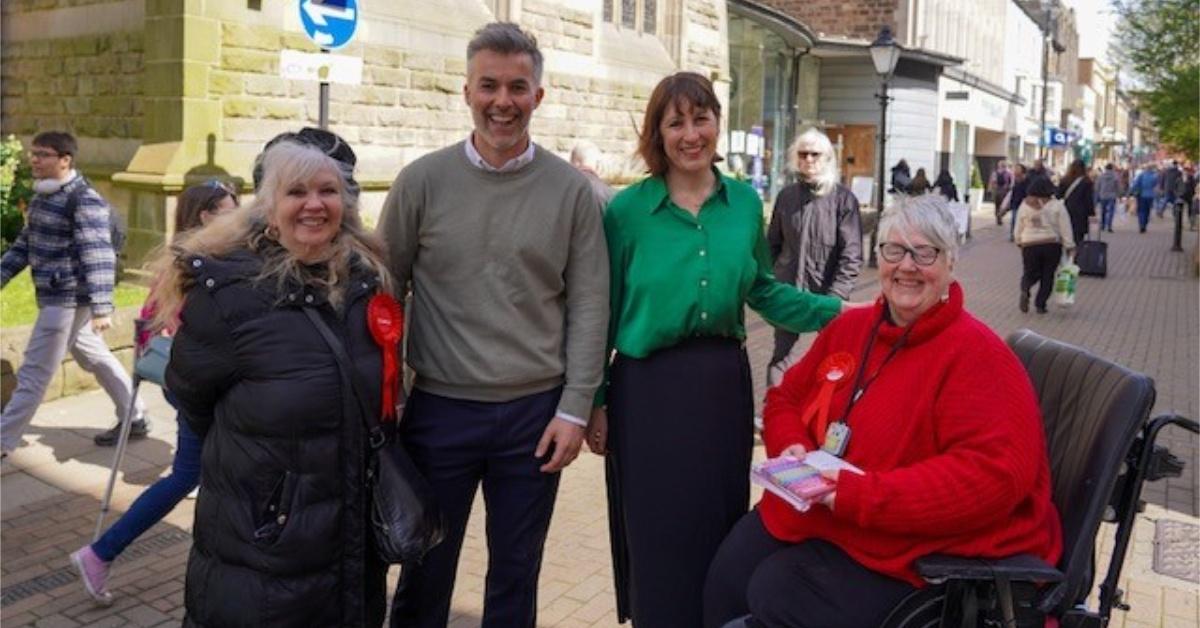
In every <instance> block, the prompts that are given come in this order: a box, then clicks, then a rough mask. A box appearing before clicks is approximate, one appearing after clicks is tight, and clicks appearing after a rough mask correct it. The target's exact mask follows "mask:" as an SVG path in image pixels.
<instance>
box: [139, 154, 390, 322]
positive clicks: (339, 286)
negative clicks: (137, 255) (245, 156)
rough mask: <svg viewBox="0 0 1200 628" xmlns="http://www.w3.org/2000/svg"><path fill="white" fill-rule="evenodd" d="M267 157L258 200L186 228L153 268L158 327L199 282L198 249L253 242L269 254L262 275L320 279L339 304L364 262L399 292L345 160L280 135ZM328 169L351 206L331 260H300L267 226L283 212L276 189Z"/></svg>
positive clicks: (315, 282) (204, 252) (280, 279)
mask: <svg viewBox="0 0 1200 628" xmlns="http://www.w3.org/2000/svg"><path fill="white" fill-rule="evenodd" d="M262 163H263V173H264V174H263V181H262V186H261V187H260V188H259V190H258V193H257V194H256V195H255V197H254V201H253V202H251V203H249V204H247V205H243V206H242V207H239V208H238V209H236V210H234V211H231V212H228V213H226V214H222V215H220V216H217V217H216V219H214V220H212V221H210V222H209V223H208V224H207V225H206V226H204V227H202V228H200V229H196V230H194V231H191V232H189V233H187V234H184V235H183V236H182V237H180V238H179V239H178V240H177V241H176V242H175V243H173V244H172V245H171V246H170V247H168V248H166V249H164V250H163V251H162V252H160V253H159V256H158V258H157V259H155V261H154V262H152V264H151V269H152V270H155V271H157V272H156V273H155V274H156V276H157V277H158V278H159V279H158V281H157V282H156V284H155V287H154V294H153V298H154V300H155V302H156V303H157V305H158V308H157V312H156V314H155V318H154V321H153V326H154V327H155V328H157V329H162V328H164V327H167V326H169V325H170V324H171V323H172V322H173V320H174V319H175V317H176V316H177V315H178V312H179V310H180V309H181V308H182V306H183V300H184V297H185V295H186V294H187V291H188V290H189V289H190V288H191V287H192V283H193V279H192V276H191V272H190V269H189V268H187V267H186V265H185V264H184V260H185V258H188V257H191V256H195V255H199V256H204V257H223V256H226V255H228V254H230V253H232V252H234V251H236V250H238V249H247V250H250V251H252V252H254V253H256V254H258V255H259V256H260V257H261V258H262V262H263V266H262V271H261V272H260V273H259V275H258V277H256V278H255V281H256V282H270V283H273V284H274V286H275V289H276V291H278V292H282V291H283V287H284V286H285V285H286V284H288V283H292V282H295V283H300V284H307V285H311V286H315V287H317V288H319V289H321V290H324V291H325V292H327V294H328V298H329V302H330V304H331V305H333V307H334V308H335V309H340V308H341V306H342V298H343V297H344V296H345V291H346V285H347V283H348V282H347V279H348V278H349V276H350V271H351V266H352V265H353V264H355V263H356V262H357V263H358V264H361V265H363V266H366V267H367V268H368V269H369V270H370V272H372V273H374V274H376V275H378V276H379V279H380V285H381V287H382V289H383V290H385V291H387V292H388V293H391V292H392V280H391V275H390V274H389V273H388V271H387V266H386V264H385V263H384V261H383V260H384V259H385V256H384V252H383V243H382V242H381V241H380V240H379V239H378V238H376V237H375V235H374V234H372V233H370V232H369V231H367V230H366V229H365V228H364V227H363V224H362V218H361V216H360V215H359V212H358V199H357V197H356V196H354V195H353V194H352V193H351V192H350V191H349V186H348V184H347V180H346V175H345V174H344V173H343V172H342V170H341V169H340V168H339V167H338V162H337V160H335V159H333V158H332V157H330V156H328V155H326V154H325V153H324V152H322V151H321V150H320V149H318V148H314V147H312V146H307V145H303V144H297V143H294V142H280V143H278V144H276V145H274V146H272V147H271V148H269V149H267V151H266V152H265V153H264V154H263V160H262ZM320 172H332V173H334V174H336V175H337V182H338V184H337V185H338V192H339V194H340V195H341V199H342V207H343V211H342V224H341V228H340V229H339V231H338V233H337V235H335V236H334V238H333V241H332V242H330V243H329V248H328V249H327V251H326V255H325V258H324V260H322V261H323V262H324V264H323V266H322V267H320V268H319V269H318V270H316V271H314V270H313V267H312V265H311V263H305V262H302V261H300V260H299V259H298V258H297V257H296V256H295V255H294V254H293V253H292V252H291V251H288V250H287V249H286V248H284V247H283V246H282V245H281V244H279V243H278V242H277V241H276V240H275V239H273V238H272V237H270V236H269V235H268V234H267V227H268V225H269V224H270V219H271V218H272V217H273V216H274V213H275V197H276V194H277V193H278V192H279V191H280V190H286V189H287V188H288V187H290V186H291V185H293V184H295V183H297V182H300V181H306V180H308V179H310V178H312V177H313V176H314V175H316V174H317V173H320Z"/></svg>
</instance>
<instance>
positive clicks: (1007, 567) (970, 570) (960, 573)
mask: <svg viewBox="0 0 1200 628" xmlns="http://www.w3.org/2000/svg"><path fill="white" fill-rule="evenodd" d="M916 566H917V573H918V574H919V575H920V576H921V577H922V578H924V579H925V580H926V581H927V582H930V583H932V584H940V583H942V582H945V581H947V580H995V579H996V578H997V577H1004V578H1006V579H1007V580H1009V581H1011V582H1059V581H1061V580H1063V579H1064V578H1065V577H1066V576H1064V575H1063V573H1062V572H1061V571H1059V570H1057V569H1055V568H1054V567H1053V566H1051V565H1048V564H1046V562H1045V561H1043V560H1042V559H1040V558H1038V557H1036V556H1033V555H1031V554H1017V555H1015V556H1006V557H1004V558H998V559H986V558H964V557H961V556H946V555H943V554H933V555H930V556H924V557H922V558H918V559H917V561H916Z"/></svg>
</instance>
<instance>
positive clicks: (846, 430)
mask: <svg viewBox="0 0 1200 628" xmlns="http://www.w3.org/2000/svg"><path fill="white" fill-rule="evenodd" d="M849 443H850V426H849V425H846V424H845V423H842V422H840V421H839V422H837V423H830V424H829V429H827V430H825V444H823V445H821V450H822V451H824V452H825V453H828V454H830V455H834V456H837V457H839V458H840V457H842V454H844V453H846V445H848V444H849Z"/></svg>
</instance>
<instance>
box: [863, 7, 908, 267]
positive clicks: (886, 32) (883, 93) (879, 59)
mask: <svg viewBox="0 0 1200 628" xmlns="http://www.w3.org/2000/svg"><path fill="white" fill-rule="evenodd" d="M868 50H870V51H871V63H873V64H874V65H875V73H876V74H878V75H879V80H880V83H881V85H880V88H879V93H878V94H875V97H876V98H878V99H879V133H878V136H879V180H878V181H877V183H876V185H875V226H874V227H873V228H872V229H871V253H870V256H869V257H868V258H867V265H868V266H870V267H871V268H876V267H878V266H879V259H878V258H877V257H876V251H875V249H876V248H877V246H878V244H879V221H880V219H881V218H883V186H884V171H885V168H886V166H887V162H886V159H887V157H886V156H885V155H884V149H885V148H886V147H887V107H888V102H889V101H891V98H889V97H888V80H890V79H891V78H892V72H895V71H896V62H898V61H899V60H900V46H899V45H898V44H896V40H895V39H892V29H891V28H888V27H887V26H884V27H883V28H882V29H880V31H879V36H878V37H876V38H875V41H874V42H872V43H871V47H870V48H869V49H868Z"/></svg>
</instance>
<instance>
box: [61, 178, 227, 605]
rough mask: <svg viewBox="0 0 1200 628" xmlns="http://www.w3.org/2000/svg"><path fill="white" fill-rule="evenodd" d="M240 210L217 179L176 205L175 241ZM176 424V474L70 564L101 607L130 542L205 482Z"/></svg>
mask: <svg viewBox="0 0 1200 628" xmlns="http://www.w3.org/2000/svg"><path fill="white" fill-rule="evenodd" d="M237 205H238V201H237V193H236V192H234V190H233V188H232V187H230V186H229V185H228V184H226V183H222V182H221V181H217V180H213V181H209V182H207V183H202V184H200V185H194V186H192V187H190V188H188V189H186V190H184V191H183V193H182V194H180V195H179V199H178V201H177V203H176V206H175V237H176V238H179V237H181V236H183V235H184V234H186V233H188V232H190V231H192V230H193V229H197V228H199V227H201V226H203V225H206V224H208V223H209V222H210V221H212V220H213V219H214V218H216V217H217V216H218V215H221V214H224V213H227V212H230V211H233V210H234V209H235V208H236V207H237ZM157 309H158V307H157V304H156V302H155V299H154V296H153V294H152V295H151V296H150V297H149V298H148V299H147V300H146V303H145V305H143V306H142V312H141V315H140V318H141V319H143V320H146V321H149V320H153V319H155V318H161V317H158V316H157ZM177 317H178V313H176V315H175V316H171V317H165V318H167V319H169V320H171V321H174V319H176V318H177ZM175 328H176V325H175V324H173V322H172V323H169V324H167V326H166V327H163V328H161V329H148V330H147V332H146V334H144V335H143V336H142V337H139V338H138V344H139V345H140V346H144V345H145V344H146V343H147V342H149V336H150V335H152V334H155V333H159V332H161V333H164V334H167V335H170V334H172V333H174V331H175ZM139 353H140V351H139ZM164 394H165V397H166V399H167V402H168V403H170V404H171V405H172V406H176V403H175V396H174V395H173V394H171V392H170V391H169V390H168V391H164ZM176 409H178V407H177V406H176ZM175 421H176V423H177V424H178V432H177V437H176V443H175V459H174V461H173V462H172V463H171V473H170V474H169V475H167V476H166V477H163V478H159V479H158V481H156V482H155V483H154V484H152V485H150V487H149V488H147V489H146V490H144V491H142V494H141V495H139V496H138V497H137V499H135V500H134V501H133V504H132V505H131V506H130V507H129V510H128V511H126V512H125V514H124V515H121V518H120V519H117V521H116V522H115V523H113V525H112V527H110V528H109V529H108V530H107V531H105V532H104V534H103V535H101V536H100V538H98V539H96V541H95V542H94V543H91V544H88V545H85V546H83V547H82V548H80V549H79V550H77V551H75V552H73V553H72V554H71V564H72V565H74V567H75V570H76V571H78V572H79V577H80V580H81V581H82V582H83V587H84V590H85V591H87V593H88V595H89V596H91V597H92V599H93V600H95V601H96V602H98V603H100V604H101V605H104V606H107V605H109V604H111V603H112V600H113V597H112V593H111V592H110V591H109V590H108V576H109V570H110V568H111V567H112V562H113V561H114V560H116V559H117V556H120V555H121V552H123V551H125V548H127V547H129V544H130V543H133V542H134V541H135V540H136V539H137V538H138V537H140V536H141V535H142V534H143V533H145V532H146V530H149V529H150V527H151V526H153V525H154V524H156V523H158V522H159V521H161V520H162V518H163V517H165V516H167V513H169V512H171V510H172V509H174V508H175V506H176V505H177V504H178V503H179V502H180V501H181V500H182V499H183V498H184V497H186V496H187V495H188V493H190V492H191V491H192V490H194V489H195V488H196V487H197V486H198V485H199V483H200V439H199V438H198V437H197V436H196V435H195V434H194V433H193V432H192V430H191V428H190V427H188V424H187V421H186V420H184V418H183V415H182V414H179V413H176V416H175Z"/></svg>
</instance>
